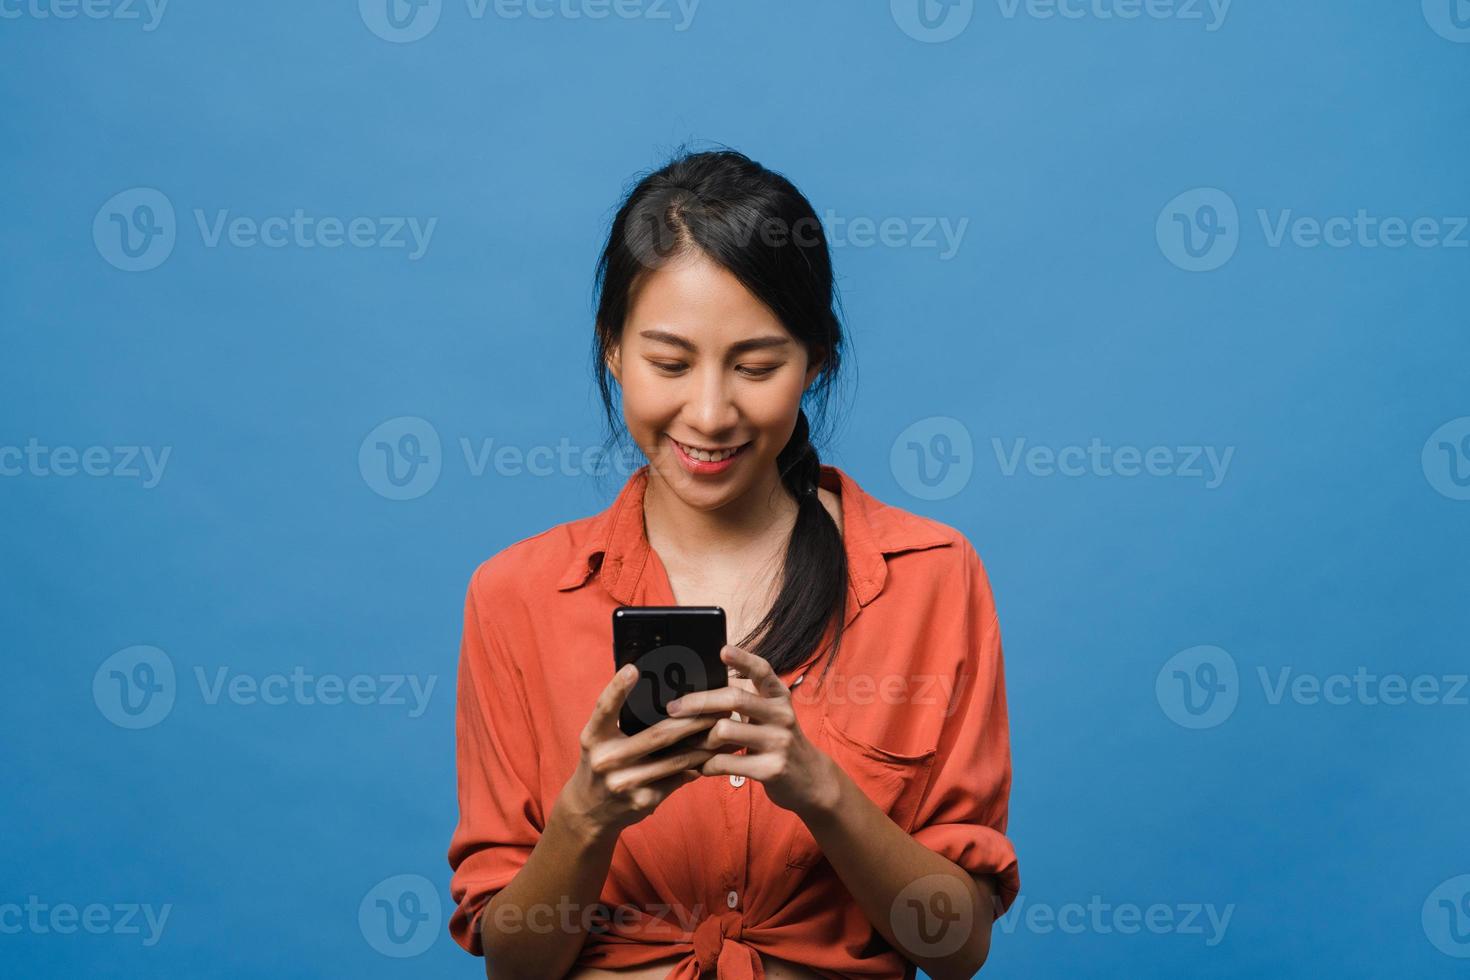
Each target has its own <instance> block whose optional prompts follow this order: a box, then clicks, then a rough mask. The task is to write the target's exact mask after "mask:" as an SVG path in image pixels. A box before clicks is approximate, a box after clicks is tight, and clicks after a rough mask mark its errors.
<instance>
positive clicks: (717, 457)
mask: <svg viewBox="0 0 1470 980" xmlns="http://www.w3.org/2000/svg"><path fill="white" fill-rule="evenodd" d="M669 439H670V440H671V441H672V442H673V443H674V444H675V445H676V446H678V447H679V448H680V449H682V450H683V451H684V453H685V454H686V455H687V456H688V457H689V458H690V459H697V460H699V461H700V462H701V463H719V462H723V461H724V460H727V459H729V458H730V457H731V456H735V455H738V454H739V453H741V452H743V451H744V450H745V448H746V447H747V446H749V445H750V443H748V442H744V443H741V444H740V445H738V446H734V447H731V448H727V449H716V450H711V449H700V448H699V447H698V446H691V445H689V444H688V443H685V442H680V441H679V440H678V439H675V438H674V437H673V436H670V437H669Z"/></svg>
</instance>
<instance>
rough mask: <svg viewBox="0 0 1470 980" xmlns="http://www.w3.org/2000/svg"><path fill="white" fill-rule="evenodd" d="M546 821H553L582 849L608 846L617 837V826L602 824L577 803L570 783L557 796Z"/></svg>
mask: <svg viewBox="0 0 1470 980" xmlns="http://www.w3.org/2000/svg"><path fill="white" fill-rule="evenodd" d="M547 822H548V823H549V824H552V823H554V824H555V825H556V826H557V827H559V828H560V829H561V831H562V832H563V834H565V836H566V837H567V838H568V839H570V840H571V841H572V842H573V843H575V844H576V845H577V846H578V847H580V848H582V849H584V850H595V849H600V848H610V847H612V845H613V844H615V843H616V842H617V839H618V832H619V828H617V827H609V826H606V825H604V824H603V823H601V822H600V821H599V820H597V818H596V817H594V816H593V815H592V814H591V813H590V812H589V811H588V810H587V809H586V808H584V807H580V806H578V805H577V797H576V794H575V791H574V790H572V788H571V786H570V784H569V785H568V786H567V787H564V788H563V789H562V791H561V793H560V795H558V796H557V798H556V803H555V804H553V805H552V808H551V813H550V815H549V816H548V817H547Z"/></svg>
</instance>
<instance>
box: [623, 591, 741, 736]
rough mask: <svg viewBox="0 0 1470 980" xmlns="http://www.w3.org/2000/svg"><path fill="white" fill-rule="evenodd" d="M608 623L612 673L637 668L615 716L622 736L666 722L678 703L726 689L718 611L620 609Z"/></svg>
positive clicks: (720, 613)
mask: <svg viewBox="0 0 1470 980" xmlns="http://www.w3.org/2000/svg"><path fill="white" fill-rule="evenodd" d="M612 620H613V669H614V670H621V669H622V668H623V667H625V666H627V665H628V664H637V665H638V682H637V683H636V684H635V685H633V689H632V690H631V691H629V692H628V697H627V699H626V700H625V701H624V702H623V710H622V712H621V714H620V715H619V716H618V727H619V728H620V729H622V732H623V734H624V735H636V734H637V733H639V732H641V731H643V730H644V729H645V728H648V727H650V726H652V725H655V724H657V723H658V722H660V721H662V720H663V719H665V718H667V717H668V716H669V714H668V711H667V709H666V705H668V703H669V702H670V701H672V700H674V699H675V698H677V697H681V696H683V695H685V694H688V693H690V692H691V691H710V690H713V689H715V688H718V687H727V686H728V685H729V683H730V680H729V670H728V668H726V666H725V663H724V661H722V660H721V659H720V650H721V649H722V648H723V647H724V645H725V642H726V641H725V610H724V609H721V608H720V607H719V606H619V607H618V608H617V609H614V610H613V617H612Z"/></svg>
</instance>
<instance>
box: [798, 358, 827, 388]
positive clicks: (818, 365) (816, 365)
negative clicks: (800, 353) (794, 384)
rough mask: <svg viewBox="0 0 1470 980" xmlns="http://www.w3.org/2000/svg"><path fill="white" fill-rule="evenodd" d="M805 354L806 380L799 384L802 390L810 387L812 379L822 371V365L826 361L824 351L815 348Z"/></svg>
mask: <svg viewBox="0 0 1470 980" xmlns="http://www.w3.org/2000/svg"><path fill="white" fill-rule="evenodd" d="M807 356H808V364H807V368H806V380H805V381H804V382H803V383H802V386H801V387H802V389H803V390H805V389H807V388H810V387H811V384H812V381H813V380H815V379H816V377H817V375H818V374H820V373H821V372H822V365H824V364H826V363H827V356H826V353H825V352H824V351H821V350H817V351H815V352H814V353H811V354H809V355H807Z"/></svg>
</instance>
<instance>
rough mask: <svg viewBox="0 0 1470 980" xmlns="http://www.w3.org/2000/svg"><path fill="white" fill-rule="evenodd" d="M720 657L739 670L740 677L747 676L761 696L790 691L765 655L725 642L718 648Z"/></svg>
mask: <svg viewBox="0 0 1470 980" xmlns="http://www.w3.org/2000/svg"><path fill="white" fill-rule="evenodd" d="M720 659H721V660H723V661H724V662H725V663H727V664H729V665H730V666H732V667H734V668H735V669H736V670H738V671H740V674H741V676H742V677H746V678H749V680H750V681H751V683H753V684H754V685H755V689H756V691H757V692H759V693H760V696H761V697H763V698H777V697H780V696H781V695H782V694H789V693H790V689H789V688H788V687H787V686H786V682H785V681H783V680H781V678H780V677H779V676H777V674H776V671H775V669H774V668H772V667H771V662H770V661H769V660H767V659H766V658H765V657H761V656H758V655H756V654H754V653H751V652H750V651H749V650H746V649H745V648H744V647H737V646H735V645H734V644H733V643H727V644H725V646H724V647H723V648H722V649H721V650H720Z"/></svg>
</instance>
